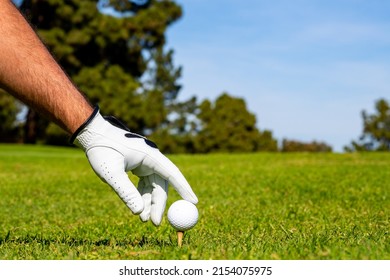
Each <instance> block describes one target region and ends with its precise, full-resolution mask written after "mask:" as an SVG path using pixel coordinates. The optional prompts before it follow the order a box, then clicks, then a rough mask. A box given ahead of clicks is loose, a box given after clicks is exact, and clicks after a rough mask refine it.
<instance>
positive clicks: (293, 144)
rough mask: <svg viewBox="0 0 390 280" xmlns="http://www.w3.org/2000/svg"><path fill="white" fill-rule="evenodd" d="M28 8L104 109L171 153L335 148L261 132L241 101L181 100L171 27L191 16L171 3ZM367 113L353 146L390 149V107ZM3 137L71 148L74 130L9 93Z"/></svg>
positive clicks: (95, 0)
mask: <svg viewBox="0 0 390 280" xmlns="http://www.w3.org/2000/svg"><path fill="white" fill-rule="evenodd" d="M20 8H21V10H22V11H23V12H24V13H25V15H26V17H27V18H28V19H29V21H30V22H31V23H32V25H33V26H34V27H35V28H36V30H37V32H38V34H39V36H40V37H41V38H42V39H43V41H44V42H45V43H46V45H47V47H48V49H49V50H50V51H51V52H52V53H53V55H54V56H55V58H56V59H57V61H58V62H59V63H60V65H61V66H62V67H63V68H64V70H65V71H66V72H67V73H68V75H69V76H70V78H71V79H72V80H73V81H74V82H75V84H76V85H77V86H78V87H79V88H80V90H81V91H82V92H83V93H84V94H85V95H86V96H87V97H88V99H89V100H90V101H91V102H92V103H94V104H99V106H100V108H101V111H102V114H104V115H114V116H116V117H117V118H119V119H120V120H121V121H123V122H124V123H126V124H127V125H128V126H129V127H130V129H131V130H132V131H134V132H137V133H140V134H143V135H146V136H148V137H149V138H151V139H154V140H155V141H156V142H157V143H158V144H159V147H160V149H161V150H162V151H163V152H166V153H177V152H180V153H209V152H253V151H282V152H291V151H306V152H329V151H331V150H332V148H331V147H330V146H329V145H327V144H326V143H323V142H316V141H313V142H312V143H303V142H300V141H295V140H294V141H293V140H288V139H284V140H283V141H282V145H281V147H278V143H277V140H276V139H274V137H273V135H272V131H270V130H264V131H261V130H259V129H258V128H257V126H256V117H255V115H254V114H252V113H251V112H249V111H248V109H247V107H246V104H245V101H244V100H243V99H242V98H236V97H233V96H230V95H229V94H228V93H226V92H225V93H221V95H220V96H219V97H218V98H217V99H216V100H214V101H212V100H207V99H206V100H200V101H199V100H197V99H196V97H192V98H189V99H188V100H184V101H179V100H178V94H179V92H180V89H181V85H180V83H179V79H180V77H181V72H182V69H181V67H180V66H179V67H178V66H176V65H174V63H173V55H174V52H173V50H172V49H167V48H166V38H165V34H166V30H167V28H168V27H169V26H171V25H172V24H173V23H175V22H177V21H178V20H179V19H180V18H181V17H182V9H181V7H180V6H179V5H178V4H177V3H175V2H174V1H170V0H83V1H79V0H67V1H63V0H24V1H23V2H22V5H21V7H20ZM377 110H378V113H377V114H376V115H375V114H374V115H368V114H366V113H365V112H364V113H363V119H364V133H363V136H362V137H361V139H360V140H359V141H357V142H353V143H352V144H351V146H350V147H346V151H360V150H389V148H390V147H389V142H390V140H389V139H390V135H389V133H390V121H389V118H390V117H389V116H390V112H389V105H388V103H387V102H386V101H384V100H382V101H380V102H378V103H377ZM0 123H1V126H0V141H1V142H22V143H45V144H57V145H67V144H68V143H67V141H68V138H69V136H68V135H66V134H65V133H64V132H63V131H62V130H61V129H60V128H58V127H57V126H55V125H54V124H52V123H50V122H49V121H48V120H46V119H44V118H42V117H41V116H40V115H39V114H38V113H37V112H34V111H33V110H31V109H30V108H28V107H26V106H25V105H23V104H21V103H20V102H18V101H17V100H15V99H13V97H11V96H10V95H8V94H6V93H5V92H4V91H1V90H0Z"/></svg>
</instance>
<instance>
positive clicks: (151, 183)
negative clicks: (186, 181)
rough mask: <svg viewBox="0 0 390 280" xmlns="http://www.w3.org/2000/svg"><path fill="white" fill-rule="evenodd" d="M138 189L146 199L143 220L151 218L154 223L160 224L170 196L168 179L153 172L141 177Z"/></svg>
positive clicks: (142, 214)
mask: <svg viewBox="0 0 390 280" xmlns="http://www.w3.org/2000/svg"><path fill="white" fill-rule="evenodd" d="M138 190H139V192H140V194H141V196H142V199H143V201H144V210H143V211H142V213H141V215H140V218H141V220H142V221H144V222H146V221H148V220H149V219H150V220H151V221H152V223H153V224H154V225H156V226H158V225H160V223H161V220H162V216H163V214H164V210H165V206H166V202H167V197H168V181H167V180H164V179H163V178H161V177H160V176H159V175H157V174H152V175H149V176H146V177H142V178H141V179H140V181H139V183H138Z"/></svg>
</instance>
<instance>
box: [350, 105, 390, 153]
mask: <svg viewBox="0 0 390 280" xmlns="http://www.w3.org/2000/svg"><path fill="white" fill-rule="evenodd" d="M375 110H376V112H375V113H373V114H368V113H367V112H366V111H365V110H363V111H362V118H363V133H362V135H361V136H360V138H359V140H357V141H352V143H351V145H350V146H349V147H348V146H347V147H345V148H344V149H345V151H390V104H389V102H388V101H386V100H385V99H379V100H378V101H376V102H375Z"/></svg>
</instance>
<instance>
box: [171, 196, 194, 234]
mask: <svg viewBox="0 0 390 280" xmlns="http://www.w3.org/2000/svg"><path fill="white" fill-rule="evenodd" d="M168 221H169V223H170V224H171V225H172V226H173V227H174V228H175V229H176V230H178V231H186V230H189V229H191V228H193V227H194V226H195V225H196V223H197V222H198V209H197V208H196V206H195V205H194V204H192V203H191V202H189V201H186V200H178V201H175V202H174V203H172V205H171V206H170V207H169V209H168Z"/></svg>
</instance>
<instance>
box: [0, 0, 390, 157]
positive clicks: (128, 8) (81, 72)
mask: <svg viewBox="0 0 390 280" xmlns="http://www.w3.org/2000/svg"><path fill="white" fill-rule="evenodd" d="M14 2H15V4H16V5H17V6H19V8H20V9H21V11H22V12H23V13H24V14H25V15H26V17H27V18H28V19H29V20H30V22H31V23H32V25H33V27H34V28H35V29H36V30H37V32H38V34H39V36H40V37H41V38H42V40H43V41H44V42H45V43H46V45H47V47H48V48H49V49H50V51H51V52H52V53H53V55H54V56H55V58H56V59H57V60H58V62H59V63H60V64H61V66H62V67H63V68H64V69H65V71H66V72H67V73H68V74H69V76H70V77H71V78H72V80H73V81H74V82H75V84H76V85H77V86H78V87H79V88H80V90H81V91H82V92H83V93H84V94H85V95H86V96H87V97H88V98H89V100H91V102H92V103H94V104H99V106H100V107H101V111H102V113H103V114H106V115H114V116H116V117H118V118H119V119H121V120H122V121H123V122H125V123H126V124H127V125H128V126H129V127H130V129H131V130H132V131H134V132H137V133H141V134H144V135H147V136H148V137H150V138H152V139H154V140H155V141H156V142H157V143H158V144H159V147H160V149H161V150H162V151H163V152H165V153H210V152H257V151H268V152H279V151H281V152H291V151H306V152H330V151H333V152H351V151H366V150H370V151H372V150H386V151H388V150H390V103H389V101H388V100H389V96H390V66H389V65H390V55H389V53H390V51H389V50H390V48H389V47H390V39H389V36H388V31H389V30H390V18H389V17H388V11H389V10H390V2H388V1H381V0H373V1H363V0H338V1H336V0H329V1H319V0H310V1H309V0H297V1H287V0H275V1H264V0H258V1H255V0H247V1H232V0H224V1H221V0H217V1H206V0H187V1H182V0H180V1H157V0H152V1H151V0H138V1H135V0H134V1H128V0H126V1H121V0H105V1H103V0H100V1H92V0H83V1H77V0H68V1H60V0H48V1H41V0H24V1H23V0H18V1H16V0H15V1H14ZM0 123H1V127H0V141H1V142H16V143H38V144H50V145H68V143H67V141H68V138H69V137H68V136H67V135H66V134H64V132H62V131H61V130H60V129H59V128H58V127H57V126H55V125H54V124H52V123H49V122H48V121H47V120H46V119H44V118H42V117H41V116H40V115H38V114H37V113H36V112H34V111H32V110H31V109H29V108H28V107H26V106H24V105H23V104H20V103H19V102H18V101H16V100H14V99H13V98H12V97H11V96H10V95H8V94H6V93H5V92H0Z"/></svg>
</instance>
